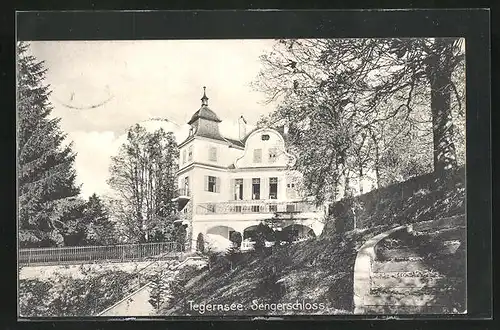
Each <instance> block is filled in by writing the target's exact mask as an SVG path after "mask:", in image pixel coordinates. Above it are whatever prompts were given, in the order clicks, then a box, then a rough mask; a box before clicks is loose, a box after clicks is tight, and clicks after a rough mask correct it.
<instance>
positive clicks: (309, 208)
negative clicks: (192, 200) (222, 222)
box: [196, 200, 319, 214]
mask: <svg viewBox="0 0 500 330" xmlns="http://www.w3.org/2000/svg"><path fill="white" fill-rule="evenodd" d="M318 210H319V209H318V208H317V207H316V205H315V204H314V203H311V202H272V201H258V200H250V201H227V202H218V203H200V204H197V205H196V214H251V213H268V214H275V213H303V212H317V211H318Z"/></svg>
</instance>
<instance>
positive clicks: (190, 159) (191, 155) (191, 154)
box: [188, 146, 193, 162]
mask: <svg viewBox="0 0 500 330" xmlns="http://www.w3.org/2000/svg"><path fill="white" fill-rule="evenodd" d="M192 160H193V146H189V149H188V162H190V161H192Z"/></svg>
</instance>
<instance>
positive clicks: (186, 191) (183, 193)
mask: <svg viewBox="0 0 500 330" xmlns="http://www.w3.org/2000/svg"><path fill="white" fill-rule="evenodd" d="M177 196H191V191H190V190H189V189H188V188H179V189H177Z"/></svg>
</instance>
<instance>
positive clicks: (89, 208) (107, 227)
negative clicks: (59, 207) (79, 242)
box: [85, 194, 117, 245]
mask: <svg viewBox="0 0 500 330" xmlns="http://www.w3.org/2000/svg"><path fill="white" fill-rule="evenodd" d="M85 218H86V219H87V221H88V222H89V223H90V226H89V229H88V233H87V243H88V244H91V245H110V244H114V243H116V241H117V239H116V229H115V223H114V222H112V221H111V220H110V219H109V216H108V213H107V211H106V208H105V206H104V204H103V202H102V200H101V199H100V198H99V196H97V195H96V194H93V195H92V196H90V197H89V200H88V202H87V205H86V209H85Z"/></svg>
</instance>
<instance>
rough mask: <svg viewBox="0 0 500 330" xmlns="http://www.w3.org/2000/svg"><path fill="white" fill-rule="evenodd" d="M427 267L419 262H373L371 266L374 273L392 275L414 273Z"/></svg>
mask: <svg viewBox="0 0 500 330" xmlns="http://www.w3.org/2000/svg"><path fill="white" fill-rule="evenodd" d="M426 269H428V267H427V266H426V265H425V264H424V263H423V262H422V261H421V260H415V261H375V262H373V264H372V272H374V273H392V272H414V271H423V270H426Z"/></svg>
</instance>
